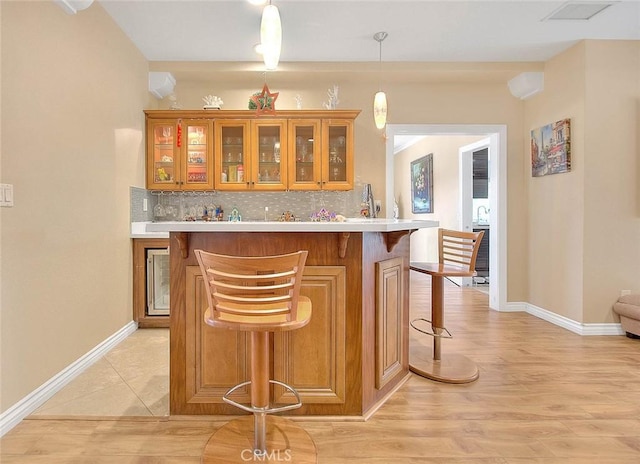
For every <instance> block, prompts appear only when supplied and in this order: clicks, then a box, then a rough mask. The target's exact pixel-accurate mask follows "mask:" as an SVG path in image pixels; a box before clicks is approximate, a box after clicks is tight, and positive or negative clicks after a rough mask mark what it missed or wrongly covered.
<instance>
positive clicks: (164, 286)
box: [147, 249, 169, 316]
mask: <svg viewBox="0 0 640 464" xmlns="http://www.w3.org/2000/svg"><path fill="white" fill-rule="evenodd" d="M168 314H169V250H167V249H159V250H147V315H149V316H166V315H168Z"/></svg>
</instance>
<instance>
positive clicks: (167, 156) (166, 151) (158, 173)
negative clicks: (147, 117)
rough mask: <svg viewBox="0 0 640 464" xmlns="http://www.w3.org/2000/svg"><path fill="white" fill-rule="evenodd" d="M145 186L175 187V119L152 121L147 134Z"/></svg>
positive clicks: (178, 177) (176, 178)
mask: <svg viewBox="0 0 640 464" xmlns="http://www.w3.org/2000/svg"><path fill="white" fill-rule="evenodd" d="M147 144H148V146H147V157H148V158H147V164H148V165H151V166H152V168H151V169H147V188H149V189H159V190H161V189H175V188H176V186H177V185H178V182H179V179H180V172H179V164H178V161H179V160H178V158H179V155H178V153H177V150H176V148H177V147H176V121H174V120H167V121H154V122H152V123H151V126H150V127H149V130H148V136H147Z"/></svg>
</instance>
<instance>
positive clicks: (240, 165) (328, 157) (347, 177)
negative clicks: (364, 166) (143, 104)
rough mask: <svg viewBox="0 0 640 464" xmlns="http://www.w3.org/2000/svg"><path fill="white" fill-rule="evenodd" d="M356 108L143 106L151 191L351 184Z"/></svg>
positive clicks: (346, 187)
mask: <svg viewBox="0 0 640 464" xmlns="http://www.w3.org/2000/svg"><path fill="white" fill-rule="evenodd" d="M359 113H360V111H357V110H331V111H325V110H310V111H279V112H278V114H277V117H271V116H261V117H258V116H256V114H255V112H253V111H229V110H216V111H200V110H195V111H167V110H148V111H145V114H146V120H147V188H148V189H151V190H214V189H217V190H226V191H245V190H263V191H283V190H320V189H326V190H351V189H353V173H354V166H353V159H354V154H353V121H354V120H355V118H356V117H357V116H358V114H359Z"/></svg>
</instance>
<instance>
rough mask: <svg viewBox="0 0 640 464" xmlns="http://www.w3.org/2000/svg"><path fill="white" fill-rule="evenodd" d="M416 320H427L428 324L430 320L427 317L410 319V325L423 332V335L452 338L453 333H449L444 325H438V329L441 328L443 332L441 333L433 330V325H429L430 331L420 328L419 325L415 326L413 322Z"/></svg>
mask: <svg viewBox="0 0 640 464" xmlns="http://www.w3.org/2000/svg"><path fill="white" fill-rule="evenodd" d="M417 321H420V322H428V323H429V324H431V321H430V320H429V319H425V318H423V317H419V318H417V319H414V320H412V321H411V322H410V323H409V324H410V325H411V327H413V328H414V329H416V330H417V331H418V332H420V333H423V334H425V335H430V336H431V337H441V338H453V335H451V332H449V331H448V330H447V328H446V327H438V330H442V331H443V332H441V333H437V332H435V331H434V327H433V325H432V326H431V331H426V330H424V329H421V328H420V327H417V326H416V325H415V323H416V322H417Z"/></svg>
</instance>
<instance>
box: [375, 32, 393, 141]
mask: <svg viewBox="0 0 640 464" xmlns="http://www.w3.org/2000/svg"><path fill="white" fill-rule="evenodd" d="M387 35H389V34H387V33H386V32H376V33H375V34H374V35H373V38H374V40H375V41H376V42H378V43H379V44H380V74H382V41H383V40H384V39H386V38H387ZM373 120H374V121H375V123H376V127H377V128H378V129H384V126H385V125H386V124H387V95H386V94H385V93H384V92H383V91H382V90H378V92H377V93H376V95H375V96H374V97H373Z"/></svg>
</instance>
